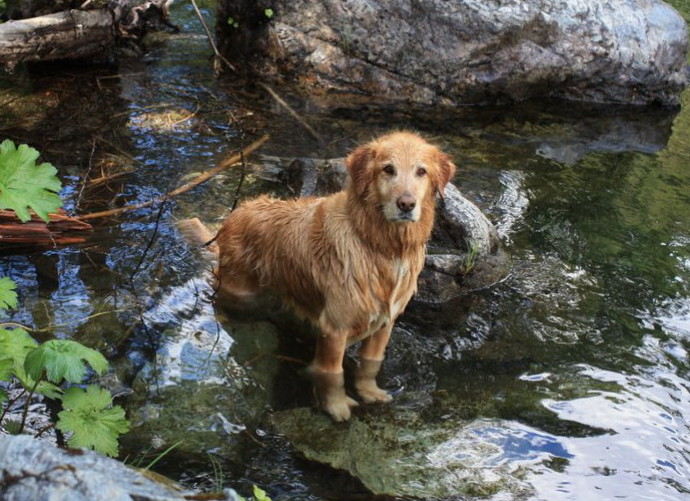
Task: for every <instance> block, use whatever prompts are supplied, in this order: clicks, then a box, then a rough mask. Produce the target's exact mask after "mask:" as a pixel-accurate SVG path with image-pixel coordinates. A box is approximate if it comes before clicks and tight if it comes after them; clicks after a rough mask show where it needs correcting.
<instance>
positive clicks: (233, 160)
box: [76, 134, 269, 221]
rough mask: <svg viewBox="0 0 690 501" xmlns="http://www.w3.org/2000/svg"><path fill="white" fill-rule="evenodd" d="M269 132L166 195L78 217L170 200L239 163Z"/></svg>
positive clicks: (107, 214) (142, 206) (118, 212)
mask: <svg viewBox="0 0 690 501" xmlns="http://www.w3.org/2000/svg"><path fill="white" fill-rule="evenodd" d="M268 138H269V136H268V134H266V135H264V136H262V137H261V138H259V139H257V140H256V141H254V142H253V143H252V144H250V145H249V146H247V147H246V148H244V149H243V150H242V151H240V152H239V153H236V154H234V155H232V156H230V157H229V158H226V159H224V160H222V161H221V162H220V163H219V164H218V165H217V166H216V167H214V168H213V169H210V170H208V171H206V172H204V173H202V174H199V175H198V176H197V177H196V178H194V179H193V180H192V181H190V182H188V183H187V184H184V185H182V186H180V187H179V188H175V189H174V190H172V191H170V192H168V193H166V194H165V195H162V196H160V197H156V198H154V199H153V200H149V201H148V202H144V203H141V204H135V205H126V206H124V207H119V208H117V209H110V210H105V211H100V212H92V213H90V214H83V215H81V216H77V217H76V219H78V220H80V221H84V220H86V219H95V218H99V217H109V216H117V215H119V214H122V213H123V212H129V211H133V210H137V209H144V208H146V207H150V206H152V205H154V204H157V203H160V202H164V201H165V200H168V199H169V198H172V197H174V196H177V195H179V194H181V193H184V192H186V191H189V190H191V189H192V188H195V187H196V186H199V185H200V184H202V183H204V182H206V181H208V180H209V179H211V178H212V177H213V176H215V175H217V174H218V173H220V172H222V171H224V170H226V169H228V168H229V167H232V166H233V165H235V164H237V163H239V162H240V161H241V160H242V158H243V157H246V156H247V155H249V154H251V153H253V152H254V151H256V150H257V149H259V148H260V147H261V146H262V145H263V144H264V143H265V142H266V141H268Z"/></svg>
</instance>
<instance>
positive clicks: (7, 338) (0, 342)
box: [0, 329, 38, 369]
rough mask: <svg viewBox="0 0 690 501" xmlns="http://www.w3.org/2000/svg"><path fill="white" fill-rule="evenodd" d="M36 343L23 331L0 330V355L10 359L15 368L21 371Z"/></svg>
mask: <svg viewBox="0 0 690 501" xmlns="http://www.w3.org/2000/svg"><path fill="white" fill-rule="evenodd" d="M36 346H38V343H37V342H36V340H35V339H34V338H32V337H31V336H30V335H29V333H28V332H26V331H25V330H24V329H0V353H2V358H7V359H11V360H12V361H13V363H14V366H15V368H18V369H21V368H22V367H23V365H24V359H25V358H26V356H27V355H28V354H29V352H31V351H32V350H34V349H35V348H36Z"/></svg>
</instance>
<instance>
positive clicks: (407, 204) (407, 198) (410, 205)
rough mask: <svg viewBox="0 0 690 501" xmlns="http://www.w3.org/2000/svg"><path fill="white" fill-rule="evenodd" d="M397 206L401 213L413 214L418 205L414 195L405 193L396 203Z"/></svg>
mask: <svg viewBox="0 0 690 501" xmlns="http://www.w3.org/2000/svg"><path fill="white" fill-rule="evenodd" d="M396 204H397V205H398V209H400V211H401V212H405V213H407V212H412V209H414V208H415V206H416V205H417V201H416V200H415V199H414V197H413V196H412V195H410V194H409V193H405V194H404V195H401V196H400V198H398V200H397V201H396Z"/></svg>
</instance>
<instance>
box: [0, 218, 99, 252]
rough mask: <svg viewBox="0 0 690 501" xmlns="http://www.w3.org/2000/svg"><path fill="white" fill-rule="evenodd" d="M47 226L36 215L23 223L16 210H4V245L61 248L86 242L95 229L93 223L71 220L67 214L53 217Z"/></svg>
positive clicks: (0, 227)
mask: <svg viewBox="0 0 690 501" xmlns="http://www.w3.org/2000/svg"><path fill="white" fill-rule="evenodd" d="M49 218H50V221H49V222H48V223H46V222H45V221H43V220H42V219H40V218H39V217H38V216H37V215H35V214H32V215H31V220H30V221H27V222H26V223H23V222H21V221H20V220H19V218H18V217H17V215H16V214H15V212H14V211H12V210H0V244H14V245H20V246H24V245H28V246H32V247H58V246H62V245H71V244H78V243H82V242H85V241H86V238H87V235H86V233H88V232H90V231H91V230H92V228H91V225H90V224H89V223H85V222H83V221H79V220H78V219H75V218H72V217H69V216H68V215H67V214H65V213H64V212H61V213H58V214H49Z"/></svg>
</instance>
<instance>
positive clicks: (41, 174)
mask: <svg viewBox="0 0 690 501" xmlns="http://www.w3.org/2000/svg"><path fill="white" fill-rule="evenodd" d="M0 2H2V0H0ZM38 157H39V153H38V151H36V150H35V149H33V148H30V147H29V146H27V145H25V144H22V145H20V146H19V147H17V146H16V145H15V144H14V143H13V142H12V141H10V140H9V139H7V140H5V141H3V142H2V143H0V209H11V210H13V211H15V213H16V214H17V217H18V218H19V219H20V220H21V221H24V222H26V221H28V220H29V219H31V212H30V211H33V212H35V213H36V214H37V215H38V216H39V217H40V218H41V219H43V220H44V221H46V222H48V221H49V217H48V214H49V213H50V212H54V211H56V210H57V209H59V208H60V207H61V206H62V200H61V199H60V197H59V195H58V194H57V192H58V191H59V190H60V180H59V179H58V178H57V177H56V176H55V174H56V173H57V170H56V169H55V167H53V166H52V165H50V164H49V163H42V164H40V165H36V160H37V159H38ZM17 304H18V301H17V292H16V285H15V283H14V282H13V281H12V280H11V279H10V278H9V277H3V278H0V312H3V311H5V310H7V309H10V308H16V307H17ZM28 330H29V329H28V328H25V327H23V326H19V325H17V324H14V323H4V324H3V323H0V381H4V382H10V381H11V380H12V379H15V380H16V381H18V383H19V384H20V385H21V386H22V387H23V392H22V394H26V395H27V396H26V399H25V403H24V412H23V415H22V419H21V422H19V423H17V422H14V421H10V420H6V422H4V423H3V420H5V417H6V416H7V414H8V412H9V410H10V408H11V407H12V406H13V405H14V404H15V403H16V401H9V398H8V394H7V392H6V391H4V390H3V389H2V388H0V404H1V405H2V413H0V427H2V428H4V429H5V431H8V432H10V431H15V432H17V433H22V432H23V431H24V426H25V424H26V418H27V414H28V410H29V405H30V404H31V399H32V397H33V395H34V394H40V395H44V396H45V397H47V398H50V399H54V400H59V401H61V403H62V409H63V410H62V412H60V413H59V414H58V419H57V421H56V423H55V426H56V427H57V429H59V430H61V431H62V432H65V433H68V434H69V435H70V436H69V439H68V440H67V444H68V445H70V446H72V447H88V448H92V449H95V450H97V451H99V452H102V453H104V454H108V455H110V456H115V455H117V439H118V437H119V436H120V434H122V433H125V432H126V431H127V430H128V429H129V423H128V422H127V420H126V419H125V415H124V410H122V408H121V407H119V406H113V399H112V395H111V394H110V393H109V392H108V391H107V390H105V389H103V388H100V387H98V386H95V385H87V386H86V387H85V389H82V388H79V387H76V386H71V387H69V385H81V384H83V382H84V379H85V378H86V377H87V373H88V370H89V367H90V368H91V369H92V370H93V371H94V372H95V373H97V374H103V373H105V372H106V371H107V370H108V361H107V360H106V359H105V357H103V355H101V354H100V353H98V352H97V351H95V350H92V349H91V348H87V347H86V346H84V345H82V344H80V343H78V342H76V341H72V340H68V339H53V340H50V341H47V342H45V343H43V344H39V343H38V342H37V341H36V340H35V339H34V338H33V337H31V336H30V335H29V332H28ZM87 364H88V366H87ZM65 388H66V389H65ZM15 400H17V399H15Z"/></svg>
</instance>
